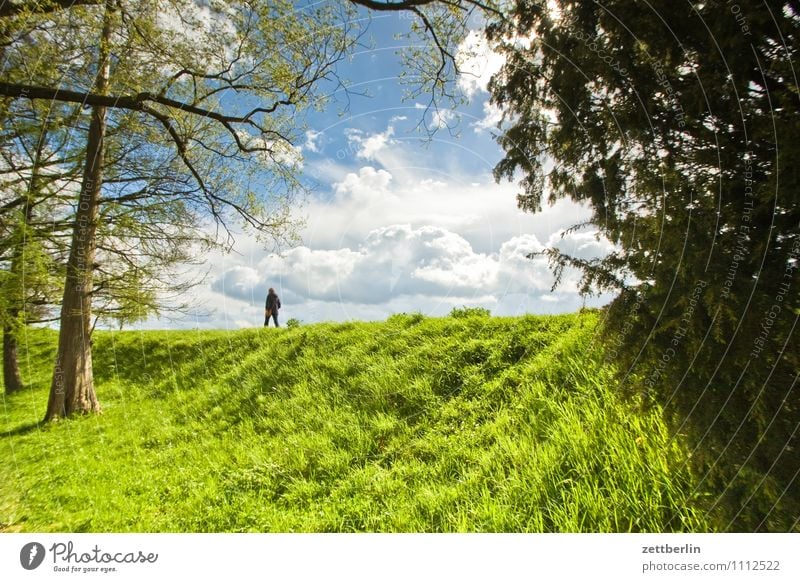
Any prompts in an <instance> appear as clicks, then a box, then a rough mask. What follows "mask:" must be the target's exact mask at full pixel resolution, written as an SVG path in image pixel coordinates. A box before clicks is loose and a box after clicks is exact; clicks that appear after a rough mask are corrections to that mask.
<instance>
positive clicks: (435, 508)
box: [0, 313, 706, 532]
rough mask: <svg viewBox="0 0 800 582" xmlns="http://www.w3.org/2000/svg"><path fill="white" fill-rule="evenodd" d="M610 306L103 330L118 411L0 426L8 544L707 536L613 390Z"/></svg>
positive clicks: (32, 367) (648, 426) (673, 449)
mask: <svg viewBox="0 0 800 582" xmlns="http://www.w3.org/2000/svg"><path fill="white" fill-rule="evenodd" d="M597 318H598V315H597V314H596V313H587V314H583V315H567V316H552V317H533V316H526V317H517V318H494V317H492V318H480V317H464V318H454V317H449V318H439V319H434V318H423V317H422V316H418V315H397V316H393V317H391V318H390V319H389V320H388V321H386V322H381V323H344V324H317V325H311V326H304V327H299V328H295V329H280V330H275V329H268V330H265V329H250V330H241V331H236V332H225V331H213V332H198V331H169V332H108V331H105V332H98V333H97V334H96V337H95V354H94V358H95V378H96V383H97V392H98V396H99V398H100V401H101V404H102V406H103V409H104V413H103V414H102V415H100V416H95V417H86V418H77V419H74V420H69V421H64V422H60V423H55V424H51V425H41V424H39V423H38V421H39V420H40V419H41V418H42V417H43V416H44V410H45V405H46V402H47V389H48V385H49V382H48V380H49V373H50V369H51V366H52V358H53V354H54V342H55V334H54V333H53V332H50V331H46V330H29V331H28V333H27V338H26V339H25V340H24V342H23V344H24V345H23V346H22V347H21V353H22V360H23V361H22V367H23V372H24V373H26V372H27V376H26V380H28V381H29V382H30V384H31V387H30V388H29V389H26V390H25V391H23V392H22V393H19V394H15V395H13V396H11V397H5V398H4V401H3V409H2V415H0V432H1V433H2V438H0V455H1V457H0V459H2V462H1V463H0V522H2V523H0V529H5V530H6V531H142V532H154V531H225V532H231V531H364V530H366V531H520V532H522V531H534V532H542V531H571V532H578V531H671V530H677V531H681V530H694V531H702V530H704V529H705V527H706V524H704V523H703V521H702V520H701V519H700V517H698V516H697V515H696V514H695V513H694V512H693V511H691V510H690V509H689V503H688V502H687V496H688V494H689V492H690V491H691V486H690V485H691V484H690V478H689V476H688V472H687V470H686V468H685V466H684V457H685V452H684V451H683V450H682V449H681V447H680V445H679V443H677V442H675V441H674V440H670V439H669V436H668V434H667V431H666V429H665V428H664V425H663V424H662V423H661V421H660V420H659V418H658V416H657V415H656V414H653V413H646V414H645V413H641V412H640V411H638V410H637V409H635V408H634V407H633V406H632V405H630V404H624V403H622V402H621V400H620V399H619V397H618V396H617V395H616V394H615V392H614V389H613V383H612V382H611V379H610V378H611V370H610V368H609V367H608V366H606V365H602V364H601V362H600V359H599V356H598V354H597V350H596V346H595V343H594V333H595V329H596V325H597Z"/></svg>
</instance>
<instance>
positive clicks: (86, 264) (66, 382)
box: [45, 1, 113, 420]
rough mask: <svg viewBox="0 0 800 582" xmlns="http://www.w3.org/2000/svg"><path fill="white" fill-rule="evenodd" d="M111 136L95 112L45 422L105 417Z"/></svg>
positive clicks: (103, 75)
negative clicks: (101, 337) (99, 255)
mask: <svg viewBox="0 0 800 582" xmlns="http://www.w3.org/2000/svg"><path fill="white" fill-rule="evenodd" d="M112 10H113V8H112V6H111V2H110V1H107V2H106V12H105V17H104V22H103V31H102V33H101V38H100V50H99V58H98V72H97V80H96V81H95V87H96V88H97V92H98V93H101V94H102V93H105V92H106V90H107V88H108V79H109V74H110V59H109V41H110V39H111V32H112V21H111V18H112ZM105 133H106V108H105V106H102V105H96V106H94V107H92V119H91V122H90V124H89V136H88V140H87V144H86V165H85V167H84V172H83V182H82V184H81V195H80V200H79V203H78V210H77V212H76V214H75V225H74V227H73V232H72V245H71V247H70V252H69V259H68V261H67V277H66V283H65V285H64V299H63V301H62V303H61V327H60V330H59V334H58V352H57V353H56V363H55V368H54V370H53V381H52V383H51V385H50V398H49V400H48V403H47V413H46V415H45V420H55V419H58V418H60V417H67V416H70V415H71V414H74V413H78V414H89V413H93V412H100V403H99V402H98V400H97V396H96V394H95V390H94V377H93V374H92V276H93V269H94V266H93V265H94V258H95V249H96V241H95V234H96V232H97V220H98V215H99V209H100V192H101V189H102V185H103V157H104V142H105Z"/></svg>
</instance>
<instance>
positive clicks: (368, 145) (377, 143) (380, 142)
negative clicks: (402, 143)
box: [347, 125, 395, 160]
mask: <svg viewBox="0 0 800 582" xmlns="http://www.w3.org/2000/svg"><path fill="white" fill-rule="evenodd" d="M393 135H394V126H392V125H389V127H387V128H386V131H384V132H381V133H375V134H372V135H369V136H365V135H364V134H363V132H361V131H359V130H354V129H353V130H349V131H348V132H347V139H348V141H349V143H350V145H351V146H352V147H354V148H355V154H356V157H357V158H359V159H362V160H375V159H377V156H378V153H379V152H381V151H382V150H385V149H386V147H387V146H389V145H392V144H394V143H395V142H394V140H392V136H393Z"/></svg>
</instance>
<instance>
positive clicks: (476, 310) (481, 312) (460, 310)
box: [450, 306, 492, 319]
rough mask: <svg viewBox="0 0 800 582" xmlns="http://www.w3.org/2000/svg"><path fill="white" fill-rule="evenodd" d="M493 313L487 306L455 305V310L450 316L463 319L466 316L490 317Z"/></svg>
mask: <svg viewBox="0 0 800 582" xmlns="http://www.w3.org/2000/svg"><path fill="white" fill-rule="evenodd" d="M491 314H492V312H491V311H489V310H488V309H486V308H485V307H466V306H464V307H454V308H453V310H452V311H451V312H450V317H455V318H457V319H463V318H466V317H489V316H490V315H491Z"/></svg>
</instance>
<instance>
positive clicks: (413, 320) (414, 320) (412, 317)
mask: <svg viewBox="0 0 800 582" xmlns="http://www.w3.org/2000/svg"><path fill="white" fill-rule="evenodd" d="M423 319H425V316H424V315H423V314H422V313H420V312H419V311H415V312H414V313H394V314H392V315H390V316H389V318H388V319H387V320H386V322H387V323H398V324H401V325H416V324H418V323H419V322H421V321H422V320H423Z"/></svg>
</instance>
